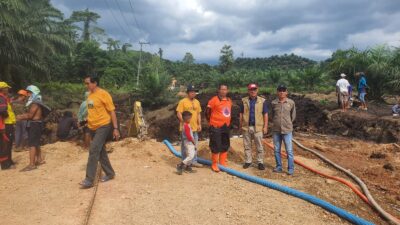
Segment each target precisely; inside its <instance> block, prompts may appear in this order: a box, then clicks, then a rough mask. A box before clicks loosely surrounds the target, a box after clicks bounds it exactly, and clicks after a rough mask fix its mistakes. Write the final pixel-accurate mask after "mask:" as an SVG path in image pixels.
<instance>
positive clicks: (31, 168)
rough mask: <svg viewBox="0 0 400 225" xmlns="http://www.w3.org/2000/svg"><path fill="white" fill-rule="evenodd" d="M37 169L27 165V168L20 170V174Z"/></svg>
mask: <svg viewBox="0 0 400 225" xmlns="http://www.w3.org/2000/svg"><path fill="white" fill-rule="evenodd" d="M35 169H37V166H35V165H34V166H32V165H28V166H27V167H25V168H23V169H22V170H20V172H28V171H32V170H35Z"/></svg>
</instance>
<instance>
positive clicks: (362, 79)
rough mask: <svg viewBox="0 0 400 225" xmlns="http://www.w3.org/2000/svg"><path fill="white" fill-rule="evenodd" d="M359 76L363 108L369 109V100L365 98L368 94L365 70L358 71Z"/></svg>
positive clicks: (359, 95)
mask: <svg viewBox="0 0 400 225" xmlns="http://www.w3.org/2000/svg"><path fill="white" fill-rule="evenodd" d="M358 76H359V77H360V79H359V81H358V97H359V99H360V102H361V109H362V110H365V111H367V110H368V107H367V101H366V100H365V96H366V95H367V88H369V87H368V85H367V78H366V76H365V74H364V73H363V72H361V73H358Z"/></svg>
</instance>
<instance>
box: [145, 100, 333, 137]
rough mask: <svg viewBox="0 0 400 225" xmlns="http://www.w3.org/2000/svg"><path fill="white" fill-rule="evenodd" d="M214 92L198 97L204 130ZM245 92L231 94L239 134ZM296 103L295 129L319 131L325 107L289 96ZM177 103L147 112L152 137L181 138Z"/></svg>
mask: <svg viewBox="0 0 400 225" xmlns="http://www.w3.org/2000/svg"><path fill="white" fill-rule="evenodd" d="M213 96H214V95H212V94H200V95H198V96H197V99H198V100H199V101H200V104H201V108H202V111H203V112H202V118H203V119H202V127H203V131H206V130H207V129H208V125H207V121H206V120H205V119H204V118H205V115H204V112H205V109H206V107H207V103H208V101H209V100H210V99H211V98H212V97H213ZM245 96H246V95H244V94H237V93H233V94H231V95H230V97H231V99H232V101H233V106H232V123H231V128H232V130H231V131H232V134H233V135H237V134H239V130H238V127H239V112H240V109H239V104H240V102H241V99H242V98H243V97H245ZM262 96H263V97H265V98H266V99H267V101H268V102H271V101H272V100H273V99H274V98H275V95H270V94H267V93H264V94H263V95H262ZM289 97H290V98H291V99H292V100H294V101H295V103H296V111H297V118H296V121H295V123H294V127H295V130H297V131H315V132H316V131H318V127H320V126H322V124H323V123H324V121H325V120H326V115H325V114H324V113H323V109H321V108H319V107H317V105H316V103H315V102H313V101H312V100H310V99H308V98H305V97H304V96H300V95H290V96H289ZM176 106H177V104H172V105H169V106H167V107H165V108H162V109H159V110H156V111H152V112H147V113H145V114H146V121H147V122H148V124H149V126H150V127H149V134H150V136H151V137H153V138H156V139H157V140H159V141H160V140H162V139H169V140H170V141H177V140H178V139H179V131H178V127H179V123H178V120H177V118H176V112H175V109H176ZM207 137H208V132H201V134H200V138H207Z"/></svg>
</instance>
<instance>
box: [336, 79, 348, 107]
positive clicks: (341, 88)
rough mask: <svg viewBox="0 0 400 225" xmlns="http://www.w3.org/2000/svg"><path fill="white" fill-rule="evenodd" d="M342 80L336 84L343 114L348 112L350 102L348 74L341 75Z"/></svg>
mask: <svg viewBox="0 0 400 225" xmlns="http://www.w3.org/2000/svg"><path fill="white" fill-rule="evenodd" d="M340 77H341V78H340V79H339V80H338V81H337V83H336V94H337V95H338V96H339V99H340V104H341V107H342V112H346V109H347V104H348V102H349V86H350V83H349V81H347V80H346V78H345V77H346V74H344V73H342V74H340Z"/></svg>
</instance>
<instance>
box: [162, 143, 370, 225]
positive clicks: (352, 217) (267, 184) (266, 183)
mask: <svg viewBox="0 0 400 225" xmlns="http://www.w3.org/2000/svg"><path fill="white" fill-rule="evenodd" d="M164 144H165V145H166V146H167V147H168V149H169V150H170V151H171V152H172V154H174V155H175V156H177V157H179V158H181V157H182V156H181V153H179V152H178V151H176V150H175V148H174V147H173V146H172V145H171V143H170V142H169V141H168V140H164ZM197 160H198V162H199V163H201V164H205V165H211V161H209V160H205V159H202V158H198V159H197ZM218 166H219V168H220V170H221V171H224V172H227V173H228V174H231V175H233V176H236V177H239V178H242V179H244V180H247V181H250V182H253V183H256V184H260V185H262V186H265V187H268V188H271V189H274V190H277V191H280V192H283V193H285V194H288V195H291V196H294V197H297V198H300V199H303V200H305V201H308V202H310V203H312V204H314V205H317V206H319V207H321V208H323V209H325V210H327V211H329V212H331V213H334V214H336V215H338V216H340V217H341V218H343V219H345V220H347V221H349V222H351V223H353V224H357V225H372V224H373V223H371V222H369V221H367V220H365V219H362V218H360V217H357V216H356V215H353V214H351V213H349V212H347V211H346V210H344V209H342V208H339V207H337V206H334V205H332V204H330V203H329V202H326V201H324V200H322V199H319V198H317V197H315V196H312V195H309V194H306V193H304V192H301V191H298V190H295V189H293V188H289V187H286V186H282V185H279V184H276V183H273V182H271V181H268V180H265V179H261V178H259V177H255V176H250V175H248V174H245V173H242V172H239V171H236V170H233V169H230V168H227V167H224V166H221V165H218Z"/></svg>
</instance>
